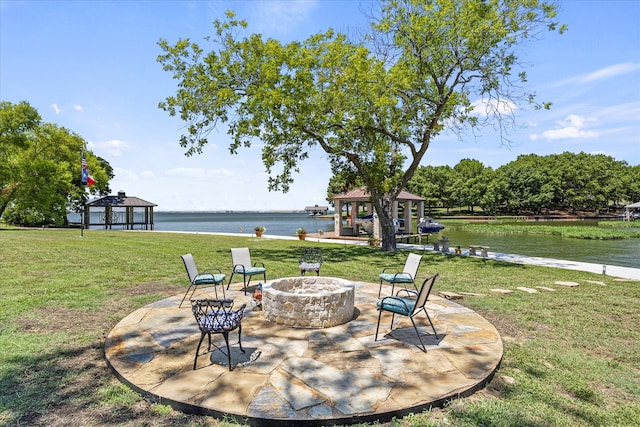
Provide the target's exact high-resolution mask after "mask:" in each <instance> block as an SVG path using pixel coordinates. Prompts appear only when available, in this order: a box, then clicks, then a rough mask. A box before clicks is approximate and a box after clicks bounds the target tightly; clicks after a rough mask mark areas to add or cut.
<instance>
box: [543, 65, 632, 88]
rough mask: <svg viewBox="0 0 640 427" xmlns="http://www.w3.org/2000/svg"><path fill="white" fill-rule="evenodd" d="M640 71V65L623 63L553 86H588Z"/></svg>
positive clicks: (562, 81)
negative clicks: (587, 84) (588, 84)
mask: <svg viewBox="0 0 640 427" xmlns="http://www.w3.org/2000/svg"><path fill="white" fill-rule="evenodd" d="M637 70H640V64H634V63H631V62H622V63H620V64H615V65H610V66H608V67H604V68H601V69H599V70H596V71H593V72H591V73H588V74H581V75H577V76H572V77H569V78H567V79H564V80H560V81H559V82H556V83H555V84H554V85H553V86H554V87H560V86H565V85H568V84H586V83H593V82H596V81H600V80H607V79H610V78H613V77H618V76H622V75H624V74H628V73H632V72H634V71H637Z"/></svg>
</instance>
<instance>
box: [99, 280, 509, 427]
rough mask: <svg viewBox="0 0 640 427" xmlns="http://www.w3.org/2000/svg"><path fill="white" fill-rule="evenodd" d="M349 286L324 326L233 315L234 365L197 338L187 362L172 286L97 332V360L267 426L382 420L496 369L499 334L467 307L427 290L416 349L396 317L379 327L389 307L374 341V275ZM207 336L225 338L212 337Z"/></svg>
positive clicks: (127, 379) (186, 405) (137, 385)
mask: <svg viewBox="0 0 640 427" xmlns="http://www.w3.org/2000/svg"><path fill="white" fill-rule="evenodd" d="M353 285H354V286H355V313H354V316H353V319H352V320H351V321H349V322H346V323H344V324H341V325H338V326H334V327H331V328H326V329H299V328H289V327H286V326H283V325H277V324H275V323H271V322H269V321H268V320H266V319H265V318H264V316H263V312H262V311H260V310H253V311H251V312H249V313H248V314H247V317H246V318H244V319H243V321H242V346H243V348H244V349H245V350H246V353H241V352H240V350H239V348H238V345H237V339H238V338H237V337H238V335H237V331H234V332H232V333H231V334H230V336H229V339H230V344H231V347H232V348H231V361H232V365H233V367H234V370H233V371H229V369H228V367H227V364H226V357H225V356H224V355H222V354H220V352H219V351H217V350H215V348H214V347H212V352H211V353H210V354H202V353H203V351H204V350H206V345H203V346H202V348H201V350H200V352H201V355H200V356H199V357H198V365H197V369H196V370H193V360H194V356H195V350H196V346H197V345H198V340H199V339H200V331H199V329H198V327H197V325H196V323H195V319H194V317H193V314H192V313H191V307H190V306H189V305H188V304H184V305H183V307H182V308H178V305H179V303H180V300H181V299H182V296H183V295H182V294H180V295H176V296H174V297H171V298H166V299H163V300H160V301H157V302H155V303H152V304H149V305H147V306H145V307H143V308H140V309H139V310H136V311H134V312H133V313H131V314H130V315H129V316H127V317H125V318H124V319H122V321H120V322H119V323H118V324H117V325H116V326H115V327H114V328H113V329H112V330H111V332H110V333H109V335H108V336H107V339H106V342H105V357H106V361H107V364H108V365H109V367H110V368H111V369H112V370H113V372H114V373H115V375H116V376H117V377H118V378H119V379H120V380H121V381H122V382H123V383H125V384H127V385H129V386H130V387H131V388H133V389H134V390H136V391H137V392H139V393H141V394H142V395H144V396H145V397H147V398H149V399H150V400H152V401H155V402H159V403H162V404H166V405H171V406H172V407H173V408H175V409H177V410H180V411H184V412H189V413H195V414H206V415H210V416H214V417H218V418H225V417H226V418H233V419H235V420H236V421H237V422H240V423H246V424H249V425H267V424H268V425H270V426H273V425H291V424H292V423H293V422H295V423H296V425H297V424H302V425H328V424H354V423H361V422H374V421H379V422H387V421H390V420H391V419H392V418H393V417H402V416H405V415H407V414H409V413H412V412H414V413H415V412H421V411H422V410H424V409H429V408H430V407H437V406H442V405H443V404H444V403H446V402H448V401H449V400H451V399H454V398H456V397H461V396H466V395H469V394H472V393H473V392H475V391H476V390H478V389H480V388H481V387H483V386H484V384H485V383H486V382H488V381H489V380H490V379H491V377H492V376H493V373H494V372H495V370H496V369H497V368H498V366H499V364H500V361H501V359H502V352H503V348H502V340H501V339H500V335H499V334H498V332H497V330H496V329H495V328H494V327H493V325H491V324H490V323H489V322H488V321H487V320H486V319H484V318H483V317H481V316H480V315H478V314H477V313H476V312H474V311H473V310H470V309H468V308H466V307H464V306H462V305H460V304H457V303H455V302H453V301H450V300H447V299H443V298H440V297H438V296H436V295H433V294H432V295H431V296H430V297H429V303H428V304H427V309H428V312H429V315H430V316H431V319H432V321H433V324H434V326H435V327H436V330H437V331H438V336H439V337H440V340H436V338H435V336H434V335H433V331H432V330H431V327H430V326H429V322H428V321H427V319H426V317H424V316H423V315H422V314H420V315H419V316H418V317H417V318H416V323H417V324H418V327H419V329H420V331H421V333H422V337H423V341H424V342H425V345H426V347H427V352H426V353H425V352H423V351H422V350H421V349H420V348H418V345H419V342H418V338H417V336H416V334H415V331H414V330H413V327H412V326H411V323H410V322H409V321H408V320H407V319H406V318H403V317H401V316H396V320H395V329H394V330H393V332H392V333H391V334H389V324H390V322H391V315H390V314H388V313H384V314H383V316H382V322H381V325H380V335H379V337H378V341H375V340H374V337H375V331H376V324H377V320H378V312H377V310H376V306H375V303H376V300H377V295H378V288H379V284H377V283H362V282H356V283H353ZM437 285H438V284H437V282H436V285H435V286H436V287H437ZM232 288H233V289H238V290H237V291H234V290H233V289H231V290H229V291H227V297H232V298H234V299H235V307H240V305H241V304H242V303H244V302H246V303H247V309H252V308H253V307H254V305H255V303H254V302H253V300H252V299H251V296H250V295H247V296H245V295H244V294H243V292H242V284H241V283H240V284H235V285H234V284H232ZM196 296H197V297H198V298H201V297H211V298H212V297H213V296H214V292H213V289H212V288H210V289H198V292H197V293H196ZM425 325H426V326H425ZM212 340H213V341H214V342H215V343H216V344H219V345H220V344H221V343H222V346H223V347H224V340H223V338H222V336H221V335H219V334H214V335H212ZM205 343H206V341H205Z"/></svg>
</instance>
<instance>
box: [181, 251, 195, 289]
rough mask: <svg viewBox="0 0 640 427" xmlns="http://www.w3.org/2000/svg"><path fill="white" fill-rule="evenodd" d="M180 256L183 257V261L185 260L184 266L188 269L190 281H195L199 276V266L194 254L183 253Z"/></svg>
mask: <svg viewBox="0 0 640 427" xmlns="http://www.w3.org/2000/svg"><path fill="white" fill-rule="evenodd" d="M180 258H182V262H184V268H185V269H186V270H187V274H188V275H189V281H190V282H191V283H193V281H194V280H195V279H196V277H197V276H198V268H197V267H196V262H195V261H194V260H193V255H191V254H186V255H181V256H180Z"/></svg>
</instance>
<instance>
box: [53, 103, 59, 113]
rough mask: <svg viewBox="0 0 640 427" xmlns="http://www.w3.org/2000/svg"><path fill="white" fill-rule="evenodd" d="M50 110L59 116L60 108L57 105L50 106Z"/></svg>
mask: <svg viewBox="0 0 640 427" xmlns="http://www.w3.org/2000/svg"><path fill="white" fill-rule="evenodd" d="M51 108H53V111H55V113H56V114H60V108H58V104H55V103H54V104H51Z"/></svg>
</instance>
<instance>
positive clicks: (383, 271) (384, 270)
mask: <svg viewBox="0 0 640 427" xmlns="http://www.w3.org/2000/svg"><path fill="white" fill-rule="evenodd" d="M393 269H394V268H393V267H385V268H384V269H383V270H382V273H385V272H386V271H387V270H393ZM397 273H400V271H398V270H396V274H397Z"/></svg>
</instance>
